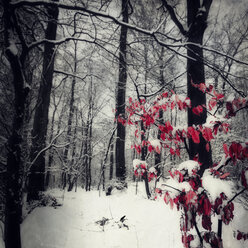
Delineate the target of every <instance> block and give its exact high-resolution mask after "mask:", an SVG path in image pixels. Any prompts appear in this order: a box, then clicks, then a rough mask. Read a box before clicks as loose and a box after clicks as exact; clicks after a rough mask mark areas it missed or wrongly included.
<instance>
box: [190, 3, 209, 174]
mask: <svg viewBox="0 0 248 248" xmlns="http://www.w3.org/2000/svg"><path fill="white" fill-rule="evenodd" d="M200 2H201V1H200V0H198V1H195V0H187V14H188V17H187V21H188V27H189V31H188V42H192V43H196V44H199V45H202V41H203V35H204V32H205V29H206V28H207V18H208V13H209V9H210V6H211V3H212V0H204V1H203V6H204V7H205V9H206V11H205V12H202V13H199V9H200V7H203V6H200ZM187 55H188V57H189V58H188V59H187V88H188V97H189V98H190V99H191V108H188V126H193V125H202V124H204V123H205V122H206V118H207V111H206V108H205V107H204V106H206V94H205V93H204V92H202V91H200V90H199V89H198V88H196V87H194V86H193V84H192V83H194V84H196V85H198V84H200V83H205V72H204V61H203V49H202V48H201V47H198V46H194V45H188V47H187ZM198 105H202V106H203V112H202V113H201V115H200V116H198V115H196V114H194V113H193V111H192V109H193V108H194V107H197V106H198ZM206 144H207V143H206V141H205V139H204V138H203V137H202V135H200V143H199V144H196V143H194V142H193V140H192V139H189V153H190V154H189V155H190V159H193V158H194V157H196V156H198V160H199V162H200V163H202V165H201V168H200V172H199V174H200V176H202V174H203V172H204V170H205V169H207V168H209V167H210V166H211V165H212V152H211V149H209V151H207V150H206Z"/></svg>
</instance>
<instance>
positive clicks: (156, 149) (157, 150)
mask: <svg viewBox="0 0 248 248" xmlns="http://www.w3.org/2000/svg"><path fill="white" fill-rule="evenodd" d="M155 151H156V153H158V154H160V149H159V147H158V146H156V148H155Z"/></svg>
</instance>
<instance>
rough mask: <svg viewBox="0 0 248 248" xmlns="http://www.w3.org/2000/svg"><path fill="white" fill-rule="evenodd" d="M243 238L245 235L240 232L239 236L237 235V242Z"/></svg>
mask: <svg viewBox="0 0 248 248" xmlns="http://www.w3.org/2000/svg"><path fill="white" fill-rule="evenodd" d="M242 238H243V235H242V233H241V232H238V235H237V240H241V239H242Z"/></svg>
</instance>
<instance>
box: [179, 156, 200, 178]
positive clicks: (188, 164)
mask: <svg viewBox="0 0 248 248" xmlns="http://www.w3.org/2000/svg"><path fill="white" fill-rule="evenodd" d="M178 169H179V170H187V171H188V174H189V176H192V175H193V170H198V169H199V163H198V162H197V161H194V160H187V161H184V162H182V163H181V164H180V165H179V167H178Z"/></svg>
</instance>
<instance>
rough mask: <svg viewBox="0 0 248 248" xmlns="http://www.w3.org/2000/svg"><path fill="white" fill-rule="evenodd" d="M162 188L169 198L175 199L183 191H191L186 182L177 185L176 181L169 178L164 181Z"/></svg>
mask: <svg viewBox="0 0 248 248" xmlns="http://www.w3.org/2000/svg"><path fill="white" fill-rule="evenodd" d="M162 187H164V189H166V190H167V191H169V193H170V197H171V198H175V197H177V196H178V195H179V194H180V192H181V191H183V190H185V191H186V192H188V191H190V190H192V188H191V186H190V184H189V183H188V182H186V181H185V182H181V183H179V182H178V180H175V179H174V178H170V179H168V180H167V181H166V184H162Z"/></svg>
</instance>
